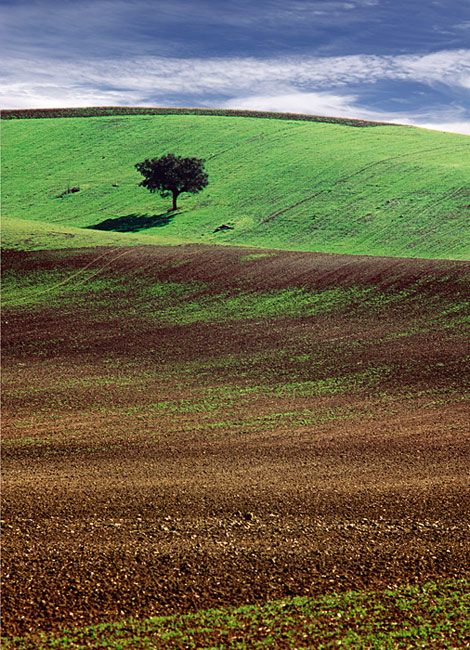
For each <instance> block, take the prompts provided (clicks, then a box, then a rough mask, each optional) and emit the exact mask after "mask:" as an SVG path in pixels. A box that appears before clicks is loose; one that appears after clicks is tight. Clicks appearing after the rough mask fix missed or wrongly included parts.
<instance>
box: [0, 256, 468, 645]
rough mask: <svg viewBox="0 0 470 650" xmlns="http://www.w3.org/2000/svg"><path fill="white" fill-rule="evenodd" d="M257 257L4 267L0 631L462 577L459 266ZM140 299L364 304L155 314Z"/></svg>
mask: <svg viewBox="0 0 470 650" xmlns="http://www.w3.org/2000/svg"><path fill="white" fill-rule="evenodd" d="M260 254H261V252H260V251H254V250H246V249H241V248H240V249H238V248H226V249H225V248H224V249H221V248H210V247H202V246H189V247H186V246H184V247H176V248H158V247H142V248H138V249H124V250H122V249H119V250H118V251H116V250H112V249H101V250H98V249H96V250H79V251H66V252H63V251H54V252H51V251H50V252H45V251H44V252H36V253H17V252H11V253H9V252H6V253H5V254H4V269H6V270H7V271H8V272H10V271H11V274H12V275H11V277H13V278H14V283H15V286H20V287H24V296H25V298H27V299H24V300H21V299H16V301H11V303H10V304H9V303H8V299H6V300H5V303H6V306H5V308H4V313H3V319H4V324H3V423H4V427H3V429H4V433H3V463H2V474H3V510H2V524H3V595H2V599H3V608H2V620H3V633H4V634H19V633H24V632H27V631H35V630H39V629H42V630H47V629H54V628H58V627H60V626H65V625H66V626H70V625H81V624H84V623H91V622H97V621H108V620H117V619H119V618H121V617H123V616H131V615H132V616H147V615H152V614H157V613H171V612H177V611H178V612H183V611H191V610H194V609H199V608H205V607H210V606H218V605H226V604H239V603H244V602H250V603H254V602H263V601H266V600H268V599H271V598H281V597H283V596H286V595H294V594H302V595H305V594H319V593H324V592H325V591H329V590H345V589H349V588H355V589H360V588H363V587H368V588H371V587H372V588H375V587H377V588H382V587H385V586H393V585H396V584H399V583H409V582H423V581H426V580H428V579H431V578H446V577H457V576H467V577H468V576H469V575H470V509H469V506H470V484H469V469H470V460H469V452H470V437H469V431H468V421H469V418H468V407H467V404H468V402H467V401H466V399H465V398H466V391H467V388H468V385H467V380H468V374H467V370H466V368H467V365H466V364H467V363H468V343H467V341H468V330H467V329H466V328H465V327H464V319H462V317H461V316H462V312H461V310H460V306H461V304H462V300H463V299H464V298H465V297H466V295H468V277H469V267H470V265H469V264H467V263H464V262H445V261H426V260H399V259H386V258H365V257H346V256H339V255H314V254H306V253H288V252H274V251H265V252H264V254H265V257H261V256H260ZM58 270H59V271H60V273H61V274H62V275H61V276H60V277H57V278H56V279H55V280H54V283H53V285H54V286H53V287H52V285H51V287H48V288H45V285H44V284H41V283H43V282H44V277H45V274H46V275H47V273H56V272H57V271H58ZM7 277H9V276H8V274H7ZM54 277H55V276H54ZM96 279H99V280H100V281H101V280H103V281H106V282H108V284H106V283H105V284H103V287H104V288H103V290H102V293H97V291H96V290H94V289H93V286H92V283H93V281H95V280H96ZM156 282H160V283H173V285H175V284H176V283H185V282H186V283H187V282H191V283H193V285H194V286H195V287H196V289H195V294H194V295H192V296H191V300H193V302H194V301H195V302H196V303H197V302H198V301H199V302H200V304H201V305H205V304H206V303H207V300H209V299H211V298H212V299H215V300H216V301H217V300H220V302H221V303H222V302H223V301H227V300H229V299H230V298H231V297H232V296H237V295H240V294H243V295H245V294H246V295H251V296H252V295H255V296H256V295H258V294H259V295H261V293H264V294H265V293H266V292H272V293H273V294H275V293H276V292H279V291H282V290H284V289H286V288H292V287H294V288H295V287H303V288H305V290H308V291H311V292H312V291H315V292H319V293H320V292H322V291H327V290H331V289H334V288H335V287H360V288H362V289H364V288H367V289H371V290H372V291H376V292H379V293H377V294H374V297H373V299H370V300H369V299H367V300H365V302H362V303H361V302H360V301H359V302H355V303H351V304H346V305H340V306H339V307H334V308H328V307H325V308H324V309H321V310H319V311H317V312H315V313H314V314H312V315H309V314H306V313H305V312H302V311H301V310H299V313H298V314H295V313H292V312H291V313H289V314H287V315H286V314H284V313H283V312H282V309H280V311H279V313H278V314H276V315H272V316H271V317H269V318H264V319H263V318H262V317H260V316H259V314H254V315H253V316H252V317H250V315H249V314H248V315H246V316H245V317H244V318H237V316H236V314H235V315H231V316H227V313H226V312H224V314H225V315H224V316H223V318H217V317H214V316H211V317H210V318H209V317H208V316H207V313H208V312H207V309H206V311H203V312H202V311H201V314H203V315H201V316H200V317H199V316H198V315H197V313H196V315H191V319H190V320H189V321H188V319H187V320H186V321H185V320H184V319H183V318H182V319H181V321H178V318H177V316H175V319H174V321H171V320H168V319H167V320H164V319H163V317H161V318H160V317H159V309H160V308H163V307H165V308H166V307H167V305H166V304H165V305H163V303H161V304H158V305H156V304H155V294H150V293H148V292H146V290H144V289H145V287H147V285H148V287H152V285H153V284H154V283H156ZM110 283H111V284H112V283H114V284H112V286H113V287H114V288H113V289H112V291H111V290H109V287H110V286H111V284H110ZM116 286H117V288H116ZM41 287H42V289H41ZM106 287H108V289H106ZM108 290H109V293H106V292H107V291H108ZM465 294H466V295H465ZM360 295H362V296H364V295H365V294H360ZM377 296H378V297H377ZM165 300H168V298H165ZM173 300H174V308H175V310H176V311H175V313H176V315H177V314H178V309H180V310H181V313H183V311H184V309H186V308H187V305H186V306H185V303H184V301H185V300H187V297H178V294H176V297H174V299H173ZM250 304H251V303H250ZM162 313H163V312H162ZM184 313H187V312H184Z"/></svg>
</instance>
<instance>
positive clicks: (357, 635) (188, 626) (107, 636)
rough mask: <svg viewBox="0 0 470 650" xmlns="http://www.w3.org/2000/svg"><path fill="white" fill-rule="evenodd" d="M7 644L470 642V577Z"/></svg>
mask: <svg viewBox="0 0 470 650" xmlns="http://www.w3.org/2000/svg"><path fill="white" fill-rule="evenodd" d="M3 647H4V648H5V650H13V649H15V650H32V649H36V650H46V649H50V648H58V649H70V648H74V649H82V648H83V649H85V648H120V649H124V648H136V649H137V648H139V649H147V650H150V649H153V650H156V649H163V648H165V649H170V648H199V649H201V650H202V649H203V648H205V649H207V650H209V649H210V650H228V649H235V648H237V649H242V648H245V649H248V648H254V649H255V648H259V649H261V648H298V649H300V648H316V649H318V650H320V649H322V648H337V647H341V648H349V649H352V648H356V649H359V648H368V649H370V650H372V649H377V650H379V649H384V648H387V649H392V648H468V647H470V581H468V580H465V579H461V580H454V581H446V582H443V583H436V582H428V583H426V584H425V585H421V586H419V585H413V586H407V587H399V588H397V589H387V590H385V591H380V592H374V591H351V592H346V593H342V594H337V593H333V594H329V595H324V596H322V597H317V598H311V597H294V598H287V599H284V600H281V601H273V602H268V603H266V604H263V605H246V606H242V607H230V608H224V609H210V610H204V611H199V612H197V613H195V614H186V615H180V614H176V615H173V616H160V617H155V618H149V619H145V620H140V621H138V620H132V619H129V620H123V621H120V622H118V623H108V624H101V625H93V626H89V627H85V628H81V629H75V630H67V631H62V632H60V633H58V634H56V635H51V634H36V635H34V637H33V636H28V637H23V638H10V639H4V645H3Z"/></svg>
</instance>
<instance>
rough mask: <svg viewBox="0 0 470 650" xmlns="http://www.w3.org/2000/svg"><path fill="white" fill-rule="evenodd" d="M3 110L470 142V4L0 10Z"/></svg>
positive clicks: (365, 1) (333, 0) (66, 1)
mask: <svg viewBox="0 0 470 650" xmlns="http://www.w3.org/2000/svg"><path fill="white" fill-rule="evenodd" d="M0 17H1V31H0V38H1V39H2V66H1V94H0V105H1V106H2V108H47V107H68V106H98V105H102V106H103V105H108V106H109V105H123V106H203V107H222V108H223V107H228V108H249V109H253V110H275V111H294V112H299V113H313V114H321V115H333V116H342V117H353V118H354V117H357V118H362V119H372V120H384V121H393V122H400V123H404V124H416V125H418V126H425V127H428V128H440V129H443V130H452V131H457V132H461V133H468V134H470V0H406V1H405V0H293V1H291V2H290V1H289V0H232V1H230V0H225V1H216V0H135V1H132V0H60V1H59V0H0Z"/></svg>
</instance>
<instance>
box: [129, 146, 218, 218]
mask: <svg viewBox="0 0 470 650" xmlns="http://www.w3.org/2000/svg"><path fill="white" fill-rule="evenodd" d="M204 163H205V160H204V159H202V158H182V157H181V156H175V154H174V153H168V154H166V155H164V156H161V157H160V158H152V159H151V160H149V159H148V158H146V159H145V160H144V161H143V162H140V163H137V164H136V165H135V167H136V169H137V171H139V172H140V173H141V174H142V175H143V176H144V180H143V181H141V182H140V183H139V185H142V186H143V187H145V188H147V189H148V190H149V191H150V192H158V193H159V194H160V196H162V197H167V196H170V195H172V196H173V208H172V209H173V210H177V205H176V200H177V198H178V196H179V195H180V194H181V193H182V192H189V193H190V194H196V193H197V192H200V191H201V190H203V189H204V188H205V187H206V186H207V184H208V183H209V178H208V176H207V174H206V172H205V171H204Z"/></svg>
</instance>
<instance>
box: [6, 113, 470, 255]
mask: <svg viewBox="0 0 470 650" xmlns="http://www.w3.org/2000/svg"><path fill="white" fill-rule="evenodd" d="M46 114H47V113H46ZM46 114H45V115H46ZM58 114H59V115H60V114H62V115H68V114H72V115H73V114H74V113H68V112H66V111H64V112H63V113H58ZM248 115H249V114H247V113H245V114H243V116H240V115H221V114H214V113H213V114H204V112H203V114H197V115H194V114H185V112H184V111H181V112H179V113H178V112H175V114H156V115H152V114H142V115H138V114H135V115H126V114H115V115H113V114H110V115H101V116H96V117H55V119H47V118H46V117H45V116H44V117H43V118H38V119H10V120H3V121H2V131H3V170H4V173H3V189H2V195H3V198H2V203H3V215H4V224H3V232H4V245H5V246H9V247H19V248H46V247H47V248H56V247H60V248H61V247H68V246H77V245H80V246H83V245H96V244H103V243H104V244H106V243H110V244H119V243H122V244H134V243H142V241H143V240H142V237H143V236H145V241H148V242H149V243H152V242H157V243H181V242H182V241H191V242H205V243H229V244H245V245H246V244H248V245H250V246H260V247H270V248H278V249H292V250H304V251H320V252H322V251H323V252H336V253H352V254H371V255H391V256H404V257H431V258H450V259H466V258H468V255H469V250H470V249H469V246H468V245H467V244H466V240H465V233H466V232H467V231H468V215H469V206H470V187H469V185H468V179H469V172H470V139H469V138H468V137H467V136H463V135H457V134H450V133H440V132H434V131H427V130H424V129H417V128H413V127H402V126H396V125H377V124H374V123H370V125H368V126H367V124H368V123H364V122H360V123H359V122H358V123H354V122H349V123H338V122H336V123H335V121H332V122H333V123H325V122H319V121H305V120H302V119H299V116H279V117H283V119H259V116H255V115H254V114H253V116H252V117H251V116H248ZM4 117H5V115H4ZM270 117H273V116H272V115H271V116H270ZM312 119H313V118H312ZM352 124H355V125H356V126H357V125H359V126H363V127H364V126H366V128H353V127H352V126H351V125H352ZM170 151H173V152H175V153H177V154H180V155H188V156H197V157H202V158H205V159H206V161H207V162H206V169H207V171H208V173H209V181H210V184H209V186H208V188H207V189H206V190H205V191H203V192H202V193H200V194H198V195H182V196H181V197H180V200H179V204H180V210H179V211H178V213H177V214H175V215H174V214H169V213H168V212H167V210H168V208H169V207H170V203H169V200H168V199H162V198H160V197H159V196H158V195H151V194H149V193H148V192H147V191H146V190H145V189H143V188H140V187H138V183H139V182H140V180H141V177H140V175H139V174H138V173H137V171H136V170H135V169H134V165H135V163H136V162H139V161H141V160H143V159H144V158H146V157H154V156H159V155H162V154H163V153H167V152H170ZM68 187H79V188H80V191H78V192H75V193H70V194H66V195H63V196H61V197H60V195H61V194H63V193H64V191H65V190H67V188H68ZM222 225H224V226H228V228H226V229H222V230H218V231H217V229H218V228H219V227H220V226H222ZM93 227H94V228H96V229H98V230H99V231H100V230H101V231H104V232H99V233H98V234H97V236H96V239H95V234H94V232H95V231H91V230H86V231H83V230H78V231H77V230H72V229H73V228H80V229H83V228H86V229H89V228H93ZM215 231H217V232H215ZM150 237H152V239H150ZM153 238H157V239H153Z"/></svg>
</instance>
